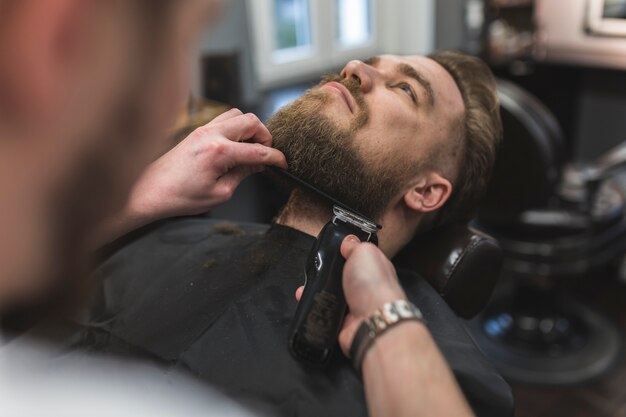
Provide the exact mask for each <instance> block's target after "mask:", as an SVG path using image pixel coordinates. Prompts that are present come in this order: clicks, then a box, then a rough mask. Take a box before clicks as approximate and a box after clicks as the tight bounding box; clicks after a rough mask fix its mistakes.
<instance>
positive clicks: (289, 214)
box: [276, 189, 332, 237]
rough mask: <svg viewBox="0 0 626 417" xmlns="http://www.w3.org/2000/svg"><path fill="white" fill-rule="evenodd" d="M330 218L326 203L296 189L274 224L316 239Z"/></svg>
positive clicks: (330, 212)
mask: <svg viewBox="0 0 626 417" xmlns="http://www.w3.org/2000/svg"><path fill="white" fill-rule="evenodd" d="M331 216H332V211H331V209H330V207H328V205H327V204H326V203H324V202H322V201H320V200H318V199H316V198H314V197H311V196H309V195H308V194H305V193H304V192H302V191H301V190H298V189H296V190H294V191H293V192H292V193H291V196H290V197H289V201H288V202H287V204H286V205H285V207H283V209H282V210H281V212H280V214H279V215H278V217H277V218H276V223H277V224H280V225H283V226H288V227H291V228H293V229H296V230H299V231H301V232H303V233H306V234H308V235H311V236H314V237H317V235H319V233H320V231H321V230H322V228H323V227H324V226H325V225H326V223H328V222H329V221H330V220H331Z"/></svg>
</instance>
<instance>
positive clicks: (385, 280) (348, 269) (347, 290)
mask: <svg viewBox="0 0 626 417" xmlns="http://www.w3.org/2000/svg"><path fill="white" fill-rule="evenodd" d="M341 254H342V255H343V257H344V258H346V265H345V267H344V270H343V291H344V294H345V297H346V302H347V303H348V308H349V313H348V315H347V316H346V319H345V321H344V323H343V328H342V329H341V333H339V345H340V346H341V349H342V350H343V352H344V354H345V355H346V356H347V355H348V352H349V351H350V346H351V345H352V339H354V335H355V333H356V331H357V330H358V328H359V326H360V324H361V322H362V321H363V320H365V319H367V318H369V317H370V316H371V315H372V314H373V313H374V312H375V311H376V310H378V309H380V308H381V307H382V306H383V304H385V303H387V302H390V301H396V300H406V294H405V293H404V290H403V289H402V287H401V286H400V283H399V282H398V276H397V275H396V270H395V268H394V267H393V265H392V263H391V262H390V261H389V259H387V257H386V256H385V255H384V254H383V253H382V251H381V250H380V249H378V247H376V246H375V245H373V244H371V243H361V242H360V241H359V240H358V239H357V238H356V236H347V237H346V238H345V239H344V241H343V243H342V245H341ZM303 288H304V287H300V288H298V290H297V291H296V299H298V300H300V297H302V292H303Z"/></svg>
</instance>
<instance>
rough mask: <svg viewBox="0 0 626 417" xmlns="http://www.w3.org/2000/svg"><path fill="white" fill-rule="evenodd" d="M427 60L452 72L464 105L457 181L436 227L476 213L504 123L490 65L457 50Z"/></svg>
mask: <svg viewBox="0 0 626 417" xmlns="http://www.w3.org/2000/svg"><path fill="white" fill-rule="evenodd" d="M428 57H429V58H430V59H432V60H434V61H435V62H437V63H438V64H439V65H441V66H442V67H443V68H445V69H446V71H448V73H450V75H451V76H452V78H453V79H454V81H455V82H456V85H457V87H458V89H459V91H460V92H461V96H462V97H463V103H464V104H465V113H464V115H463V119H462V120H461V132H460V134H461V148H460V153H459V156H458V172H457V179H456V181H455V184H454V186H453V191H452V196H451V197H450V199H449V200H448V201H447V202H446V204H445V205H444V206H443V207H442V208H441V209H440V210H439V212H438V214H437V217H436V218H435V220H434V223H435V224H434V225H435V226H436V225H440V224H444V223H450V222H455V221H467V220H469V219H470V218H471V217H472V216H473V215H474V214H475V212H476V209H477V208H478V204H479V202H480V200H481V198H482V197H483V195H484V194H485V192H486V190H487V186H488V184H489V179H490V178H491V171H492V169H493V165H494V162H495V157H496V147H497V145H498V143H499V142H500V140H501V138H502V121H501V120H500V104H499V101H498V94H497V89H496V81H495V78H494V76H493V73H492V72H491V70H490V69H489V67H488V66H487V64H485V63H484V62H483V61H482V60H481V59H480V58H477V57H474V56H470V55H466V54H463V53H461V52H456V51H436V52H434V53H432V54H431V55H429V56H428Z"/></svg>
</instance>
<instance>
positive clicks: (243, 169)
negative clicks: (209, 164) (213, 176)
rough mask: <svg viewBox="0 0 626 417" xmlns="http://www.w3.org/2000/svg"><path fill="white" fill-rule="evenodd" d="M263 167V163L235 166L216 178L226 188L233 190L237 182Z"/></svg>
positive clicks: (237, 185)
mask: <svg viewBox="0 0 626 417" xmlns="http://www.w3.org/2000/svg"><path fill="white" fill-rule="evenodd" d="M264 169H265V167H264V166H263V165H246V166H239V167H237V168H233V169H231V170H230V171H228V172H227V173H226V174H224V175H222V176H221V177H219V178H218V179H217V182H218V183H220V184H221V185H222V186H223V187H225V189H226V190H231V192H234V190H235V189H237V187H239V184H241V183H242V182H243V180H245V179H246V178H248V177H249V176H250V175H252V174H255V173H257V172H261V171H263V170H264Z"/></svg>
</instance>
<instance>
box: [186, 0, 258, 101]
mask: <svg viewBox="0 0 626 417" xmlns="http://www.w3.org/2000/svg"><path fill="white" fill-rule="evenodd" d="M224 3H225V4H226V5H227V6H226V7H225V10H224V13H223V15H222V17H221V18H220V20H219V23H218V26H217V27H216V28H215V29H214V30H212V31H211V32H210V33H208V34H207V35H206V37H205V40H204V42H203V44H202V47H201V53H202V54H204V55H210V54H224V53H236V54H239V65H240V74H239V75H240V82H241V91H242V94H243V97H242V99H243V103H244V104H245V105H248V106H249V105H252V104H254V103H256V102H257V101H258V98H259V92H258V89H257V88H256V83H255V78H254V69H253V67H252V59H251V56H252V54H251V52H250V48H251V45H250V42H249V36H250V35H249V31H248V20H247V14H246V13H247V8H246V1H245V0H229V1H228V2H224ZM201 88H202V82H201V81H200V80H199V79H198V80H197V84H196V92H200V91H201Z"/></svg>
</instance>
